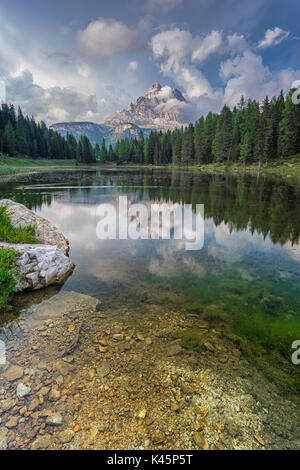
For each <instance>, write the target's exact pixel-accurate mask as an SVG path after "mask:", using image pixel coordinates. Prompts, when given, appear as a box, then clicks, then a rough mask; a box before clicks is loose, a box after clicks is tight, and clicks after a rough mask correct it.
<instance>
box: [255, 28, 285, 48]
mask: <svg viewBox="0 0 300 470" xmlns="http://www.w3.org/2000/svg"><path fill="white" fill-rule="evenodd" d="M289 35H290V33H289V32H288V31H284V30H283V29H281V28H278V26H275V28H273V29H267V31H266V33H265V37H264V39H262V40H261V41H259V43H258V46H257V49H265V48H266V47H270V46H276V45H277V44H280V43H281V42H282V41H284V40H285V39H287V38H288V37H289Z"/></svg>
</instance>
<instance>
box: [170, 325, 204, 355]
mask: <svg viewBox="0 0 300 470" xmlns="http://www.w3.org/2000/svg"><path fill="white" fill-rule="evenodd" d="M175 337H177V338H181V344H182V346H183V347H184V348H185V349H189V350H192V351H196V352H198V353H200V352H202V351H203V349H204V343H205V341H206V340H207V338H204V337H202V336H200V335H199V333H198V332H197V331H195V330H184V331H179V332H177V333H176V334H175Z"/></svg>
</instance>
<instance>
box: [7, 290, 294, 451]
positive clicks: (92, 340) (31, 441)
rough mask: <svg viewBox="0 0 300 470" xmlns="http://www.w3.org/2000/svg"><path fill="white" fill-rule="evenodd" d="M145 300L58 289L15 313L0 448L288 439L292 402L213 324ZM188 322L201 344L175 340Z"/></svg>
mask: <svg viewBox="0 0 300 470" xmlns="http://www.w3.org/2000/svg"><path fill="white" fill-rule="evenodd" d="M148 310H149V311H148V312H147V313H146V314H143V315H141V314H139V313H137V312H134V311H132V310H130V309H128V308H126V307H124V308H123V309H122V310H120V309H118V310H114V309H113V308H111V309H107V310H106V311H101V310H100V303H99V301H98V300H97V299H94V298H92V297H88V296H85V295H82V294H77V293H75V292H62V293H60V294H58V295H56V296H54V297H52V298H51V299H49V300H47V301H45V302H42V303H41V304H39V305H35V306H33V307H31V308H30V309H28V310H26V311H24V312H23V313H22V316H21V319H20V321H19V324H18V327H17V328H15V330H14V332H13V333H12V334H13V335H15V336H14V337H13V338H12V339H11V340H10V341H9V342H8V343H7V360H8V363H7V364H6V365H5V366H2V369H1V374H0V419H1V424H0V448H2V449H6V448H7V449H29V448H30V449H99V450H101V449H110V450H115V449H116V450H117V449H164V450H167V449H203V450H206V449H299V442H300V428H299V422H300V420H299V403H297V402H296V401H294V400H292V399H287V398H284V397H282V396H280V395H279V393H278V391H277V389H276V387H275V386H274V385H273V384H272V383H270V382H269V381H268V380H267V379H266V378H265V377H264V376H263V374H261V373H260V372H258V371H257V370H256V369H255V368H254V367H253V366H251V365H250V364H249V363H248V362H247V361H246V360H245V359H244V358H243V357H242V356H241V353H240V351H239V350H238V349H237V348H236V347H235V346H234V345H233V344H232V343H230V342H228V341H226V339H225V338H224V337H223V335H222V328H220V327H218V326H216V325H215V324H212V323H208V322H204V321H203V320H201V318H199V317H197V316H196V315H191V314H188V313H184V312H176V311H171V310H162V307H161V306H159V305H153V304H151V305H149V306H148ZM190 328H193V330H195V329H196V330H197V331H198V333H199V335H203V337H204V338H205V339H206V341H205V347H204V349H203V351H202V352H195V351H190V350H186V349H185V348H183V346H182V342H181V340H180V339H176V332H177V331H178V330H181V331H185V330H188V329H190Z"/></svg>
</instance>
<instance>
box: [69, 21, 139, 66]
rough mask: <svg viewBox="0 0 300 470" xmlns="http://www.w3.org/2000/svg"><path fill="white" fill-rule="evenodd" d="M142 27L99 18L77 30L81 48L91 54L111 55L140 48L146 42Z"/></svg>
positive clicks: (99, 55)
mask: <svg viewBox="0 0 300 470" xmlns="http://www.w3.org/2000/svg"><path fill="white" fill-rule="evenodd" d="M141 33H142V31H141V30H140V27H138V28H136V29H131V28H129V27H128V26H127V25H126V24H125V23H123V22H122V21H117V20H115V19H109V18H102V17H100V18H98V19H97V20H94V21H91V22H90V23H89V24H88V26H87V27H86V29H84V30H81V31H78V32H77V41H78V44H79V46H80V48H81V49H82V50H83V51H84V52H85V53H87V54H88V55H91V56H98V57H109V56H113V55H116V54H122V53H124V52H128V51H130V52H132V51H136V50H138V49H140V48H141V47H142V45H143V44H144V41H143V39H142V34H141Z"/></svg>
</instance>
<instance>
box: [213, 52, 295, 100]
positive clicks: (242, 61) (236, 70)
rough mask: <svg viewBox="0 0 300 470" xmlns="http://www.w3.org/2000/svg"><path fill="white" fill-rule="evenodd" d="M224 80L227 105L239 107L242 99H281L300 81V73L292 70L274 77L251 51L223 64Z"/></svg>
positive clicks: (221, 69) (259, 57)
mask: <svg viewBox="0 0 300 470" xmlns="http://www.w3.org/2000/svg"><path fill="white" fill-rule="evenodd" d="M220 76H221V78H223V80H224V81H225V82H226V87H225V91H224V98H223V104H225V103H226V104H228V105H230V106H235V105H236V104H237V103H238V102H239V100H240V98H241V96H242V95H243V96H245V97H248V98H252V99H257V100H259V101H261V100H262V99H263V98H264V97H265V96H269V97H272V96H274V95H278V93H279V91H280V90H281V89H283V90H284V91H288V90H289V89H290V88H291V86H292V83H293V81H294V80H297V79H299V78H300V70H294V69H292V68H288V69H283V70H280V71H279V72H273V73H272V72H271V71H270V69H269V68H268V67H266V66H265V65H264V64H263V59H262V57H261V56H259V55H257V54H255V53H254V52H252V51H250V50H247V51H245V52H244V53H243V54H242V55H237V56H236V57H234V58H233V59H228V60H227V61H225V62H222V63H221V66H220Z"/></svg>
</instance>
